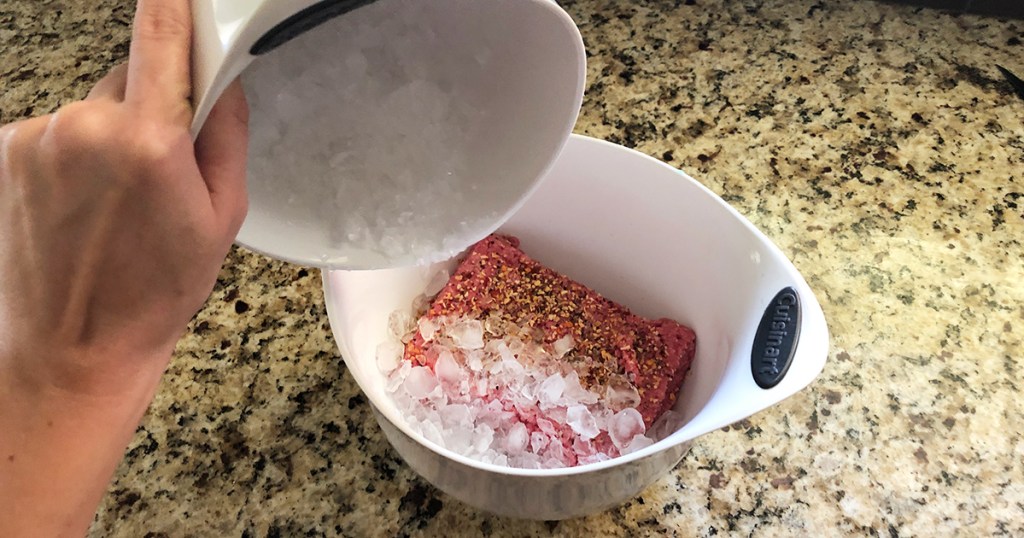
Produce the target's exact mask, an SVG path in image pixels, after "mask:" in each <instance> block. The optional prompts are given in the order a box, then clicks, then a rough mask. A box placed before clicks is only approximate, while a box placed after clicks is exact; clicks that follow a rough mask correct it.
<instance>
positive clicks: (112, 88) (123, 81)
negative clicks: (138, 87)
mask: <svg viewBox="0 0 1024 538" xmlns="http://www.w3.org/2000/svg"><path fill="white" fill-rule="evenodd" d="M127 83H128V64H120V65H118V66H116V67H114V68H113V69H111V70H110V72H109V73H107V75H106V76H105V77H103V78H102V79H100V81H99V82H97V83H96V85H95V86H93V87H92V90H90V91H89V95H88V97H86V98H85V100H86V101H94V100H97V99H110V100H112V101H116V102H121V101H124V91H125V86H126V85H127Z"/></svg>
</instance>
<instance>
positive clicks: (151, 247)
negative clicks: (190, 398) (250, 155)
mask: <svg viewBox="0 0 1024 538" xmlns="http://www.w3.org/2000/svg"><path fill="white" fill-rule="evenodd" d="M137 9H138V14H137V18H136V26H135V28H134V34H133V39H132V46H131V53H130V61H129V63H128V65H127V66H122V67H119V68H116V69H114V70H113V71H112V72H111V73H110V74H109V75H108V76H107V77H106V78H105V79H103V80H102V81H100V82H99V83H98V84H97V85H96V87H95V88H94V89H93V91H92V92H91V93H90V94H89V97H88V98H87V99H86V100H85V101H82V102H77V103H73V104H70V105H68V106H65V107H63V108H61V109H60V110H59V111H58V112H56V113H55V114H52V115H49V116H44V117H39V118H34V119H30V120H26V121H22V122H18V123H14V124H11V125H7V126H5V127H3V128H0V232H2V233H0V361H8V363H9V365H11V362H12V361H13V366H15V367H16V370H17V371H18V372H19V373H20V375H21V376H22V377H24V378H25V379H29V380H32V382H33V383H39V384H44V385H46V384H52V385H54V386H56V387H59V388H60V389H62V390H67V391H71V392H98V393H108V392H110V391H117V390H119V389H120V388H121V387H122V386H125V385H130V384H131V383H132V382H133V379H134V378H136V377H137V376H139V375H143V374H146V375H149V374H151V373H152V372H153V371H155V370H161V371H162V369H163V368H164V366H165V365H166V361H167V359H168V358H169V356H170V354H171V351H172V350H173V347H174V345H175V342H176V341H177V340H178V338H180V336H181V333H182V332H183V330H184V328H185V326H186V325H187V324H188V321H189V319H190V318H191V317H192V316H193V315H194V314H195V313H196V311H197V310H198V309H199V308H200V307H201V306H202V304H203V303H204V302H205V300H206V299H207V297H208V295H209V293H210V291H211V289H212V287H213V284H214V282H215V279H216V275H217V272H218V270H219V268H220V266H221V263H222V261H223V259H224V256H225V254H226V253H227V251H228V249H229V248H230V245H231V243H232V241H233V240H234V238H235V235H236V233H237V232H238V229H239V227H240V226H241V224H242V220H243V218H244V216H245V212H246V207H247V198H246V189H245V164H246V145H247V136H248V131H247V113H248V109H247V107H246V103H245V98H244V95H243V93H242V91H241V88H240V86H239V85H238V84H237V83H236V84H235V85H234V86H232V87H231V88H230V89H229V90H228V91H227V92H226V93H225V95H224V96H223V97H222V99H221V101H220V102H219V103H218V105H217V107H216V108H215V109H214V111H213V112H212V114H211V116H210V117H209V119H208V120H207V123H206V124H205V128H204V130H203V132H202V133H201V134H200V136H199V138H198V140H197V141H196V143H195V146H194V148H193V142H192V139H191V137H190V135H189V126H190V122H191V119H192V108H191V105H190V102H189V96H190V93H191V81H190V42H191V35H190V28H191V15H190V13H189V6H188V2H186V1H181V0H143V1H140V2H139V4H138V8H137Z"/></svg>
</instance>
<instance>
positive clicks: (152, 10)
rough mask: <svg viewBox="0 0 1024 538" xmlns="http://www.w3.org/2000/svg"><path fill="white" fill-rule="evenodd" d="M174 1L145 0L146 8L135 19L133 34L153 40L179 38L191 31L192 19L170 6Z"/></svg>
mask: <svg viewBox="0 0 1024 538" xmlns="http://www.w3.org/2000/svg"><path fill="white" fill-rule="evenodd" d="M173 3H174V2H165V3H159V2H147V3H146V9H145V11H144V12H142V13H140V14H139V16H138V17H137V18H136V20H135V36H136V38H140V39H150V40H155V41H166V40H175V41H177V40H181V39H182V38H185V37H187V36H189V35H190V34H191V32H192V21H191V20H190V19H187V18H186V17H184V16H183V14H182V12H181V10H179V9H175V8H174V7H171V6H170V5H169V4H173Z"/></svg>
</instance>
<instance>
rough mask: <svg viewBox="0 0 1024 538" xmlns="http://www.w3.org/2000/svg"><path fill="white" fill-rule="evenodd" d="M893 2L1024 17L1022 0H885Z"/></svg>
mask: <svg viewBox="0 0 1024 538" xmlns="http://www.w3.org/2000/svg"><path fill="white" fill-rule="evenodd" d="M885 1H887V2H890V3H895V4H909V5H912V6H922V7H929V8H934V9H942V10H945V11H952V12H956V13H975V14H978V15H991V16H994V17H1006V18H1015V19H1024V2H1021V1H1020V0H885Z"/></svg>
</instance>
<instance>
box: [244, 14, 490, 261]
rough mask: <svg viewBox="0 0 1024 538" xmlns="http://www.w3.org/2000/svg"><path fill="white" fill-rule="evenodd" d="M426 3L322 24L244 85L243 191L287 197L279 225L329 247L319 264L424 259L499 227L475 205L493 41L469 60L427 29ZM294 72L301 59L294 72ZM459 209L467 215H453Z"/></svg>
mask: <svg viewBox="0 0 1024 538" xmlns="http://www.w3.org/2000/svg"><path fill="white" fill-rule="evenodd" d="M431 9H432V8H431V6H430V5H429V2H420V1H418V0H387V1H380V2H375V3H372V4H370V5H367V6H364V7H361V8H360V9H357V10H354V11H352V12H350V13H348V14H346V15H345V16H344V17H338V18H337V19H334V20H332V21H331V22H330V23H328V24H324V25H321V26H318V27H316V28H314V29H312V30H310V31H309V32H307V33H305V34H304V35H303V36H302V37H301V38H300V39H295V40H293V41H290V42H288V43H286V44H284V45H282V46H281V47H280V48H279V49H278V50H275V51H274V52H272V53H270V54H267V55H265V56H263V57H261V58H260V59H259V60H257V63H256V64H254V66H253V68H250V69H248V70H246V72H245V73H244V74H243V77H242V78H243V80H244V82H245V87H246V92H247V94H248V99H249V102H250V107H251V108H252V110H254V111H258V112H259V113H258V114H255V113H254V114H253V116H252V119H251V125H250V131H249V132H250V138H251V139H250V143H249V147H250V151H249V163H248V167H249V169H250V170H258V171H259V174H254V175H253V176H252V177H251V178H250V183H249V192H250V196H251V197H252V198H253V199H254V200H261V199H277V198H279V197H281V196H282V195H284V196H286V198H285V200H284V201H285V203H284V204H281V205H283V206H284V207H282V208H280V209H279V210H278V211H279V213H280V215H277V216H278V217H280V220H281V221H282V222H289V223H292V224H293V225H295V226H296V227H304V228H305V230H304V233H308V234H318V235H321V236H323V237H324V238H325V240H326V241H325V242H329V243H330V244H331V245H332V246H333V247H334V249H335V250H334V252H333V253H332V254H331V255H330V256H328V255H324V257H323V258H322V259H321V261H322V262H324V263H333V262H336V261H339V260H345V259H361V260H381V262H378V263H386V261H387V260H392V261H393V260H399V259H401V260H405V261H406V262H410V261H417V262H419V261H430V259H431V258H437V259H443V258H446V257H448V255H450V254H452V253H454V252H457V251H458V250H461V249H462V248H464V247H465V237H466V236H467V235H472V234H477V233H479V232H480V230H481V229H482V228H484V227H486V226H487V225H490V224H491V223H492V222H493V221H494V220H496V218H497V216H498V214H497V212H496V211H494V210H495V209H497V207H487V206H486V204H484V203H476V202H477V198H481V197H479V196H473V201H474V203H473V204H469V203H468V202H469V198H468V197H467V193H471V192H473V191H474V190H479V188H480V184H479V183H480V178H479V177H473V176H472V175H471V174H470V172H469V168H470V163H471V162H472V161H473V159H475V158H476V145H477V144H478V138H479V137H478V136H477V133H478V132H479V131H480V130H481V129H489V128H491V127H490V125H489V123H488V121H487V112H486V107H485V106H482V105H481V104H480V103H479V99H475V98H474V96H475V95H476V94H477V93H479V91H478V89H477V87H476V85H477V81H479V80H482V79H486V78H487V77H489V76H491V75H492V74H493V73H494V71H495V70H496V69H499V68H500V66H498V64H497V63H496V62H491V59H490V58H491V54H492V53H491V50H490V48H491V47H493V46H496V44H495V43H488V42H480V43H478V44H477V47H478V48H479V50H476V51H473V50H462V49H464V48H465V47H460V46H459V41H458V40H459V35H458V33H457V32H447V33H445V32H436V28H435V26H434V25H431V24H424V23H423V21H424V20H425V17H426V15H427V14H429V13H430V10H431ZM297 60H300V61H297ZM452 208H459V209H460V210H459V211H452V210H451V209H452Z"/></svg>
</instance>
